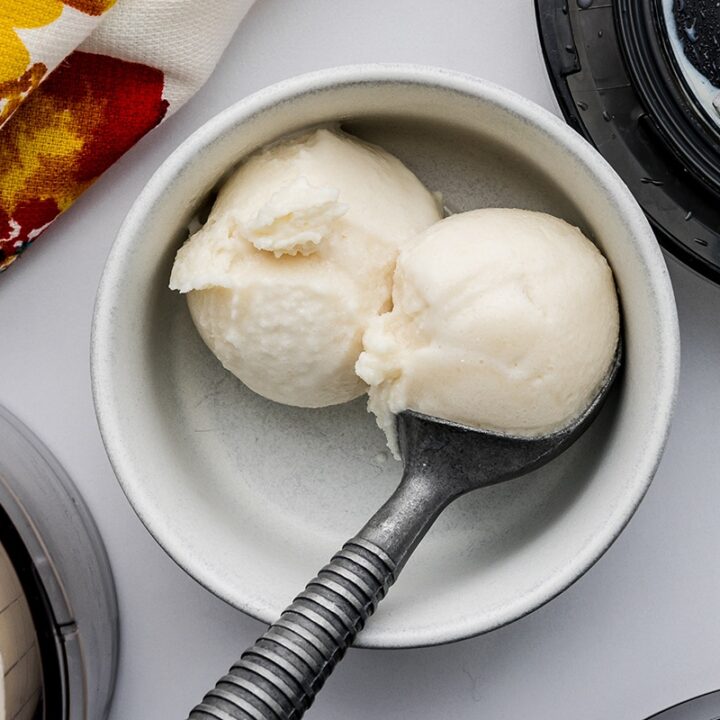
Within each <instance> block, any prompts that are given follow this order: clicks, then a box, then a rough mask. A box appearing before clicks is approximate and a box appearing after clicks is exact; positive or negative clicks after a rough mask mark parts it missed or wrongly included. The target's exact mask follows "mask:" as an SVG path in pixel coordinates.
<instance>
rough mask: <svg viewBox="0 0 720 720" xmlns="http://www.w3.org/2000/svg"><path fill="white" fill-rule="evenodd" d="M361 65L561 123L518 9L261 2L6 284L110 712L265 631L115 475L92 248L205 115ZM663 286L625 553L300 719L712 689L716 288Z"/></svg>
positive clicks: (604, 704) (505, 710)
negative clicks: (660, 381)
mask: <svg viewBox="0 0 720 720" xmlns="http://www.w3.org/2000/svg"><path fill="white" fill-rule="evenodd" d="M363 61H409V62H422V63H428V64H437V65H444V66H446V67H450V68H453V69H458V70H463V71H466V72H471V73H475V74H477V75H482V76H484V77H487V78H489V79H491V80H494V81H496V82H499V83H502V84H505V85H507V86H508V87H510V88H512V89H514V90H517V91H519V92H521V93H523V94H525V95H526V96H528V97H530V98H531V99H533V100H535V101H537V102H540V103H541V104H543V105H545V106H546V107H550V108H552V109H556V105H555V102H554V100H553V98H552V91H551V88H550V85H549V82H548V80H547V78H546V76H545V73H544V68H543V65H542V61H541V56H540V49H539V45H538V41H537V37H536V31H535V26H534V15H533V9H532V5H531V2H530V0H522V1H520V0H513V1H512V2H511V1H510V0H506V2H505V3H492V4H491V3H490V2H486V1H485V2H479V1H478V0H462V1H461V0H455V2H453V3H439V2H430V0H427V1H423V2H420V1H416V2H413V1H412V0H394V1H393V2H392V3H387V2H382V1H381V0H372V1H370V0H368V1H366V2H363V3H357V2H352V1H351V0H322V1H321V0H304V1H303V2H292V3H290V2H287V1H286V0H260V2H259V4H258V5H257V6H256V7H255V8H254V9H253V10H252V11H251V13H250V14H249V15H248V17H247V18H246V20H245V22H244V23H243V25H242V26H241V29H240V32H239V33H238V35H237V36H236V38H235V39H234V41H233V43H232V45H231V47H230V48H229V50H228V52H227V54H226V55H225V56H224V58H223V60H222V62H221V63H220V65H219V66H218V69H217V71H216V73H215V74H214V75H213V77H212V79H211V80H210V82H209V83H208V84H207V85H206V87H205V88H204V89H203V90H202V91H201V92H200V93H199V94H198V95H197V96H196V97H195V98H194V99H193V100H192V101H191V103H189V104H188V106H186V107H185V108H184V109H183V110H181V111H180V112H179V113H178V114H177V115H176V116H175V117H173V118H172V119H171V120H169V121H168V122H167V123H166V124H165V125H163V126H162V127H161V128H159V129H158V130H156V131H154V132H153V134H152V136H151V137H149V138H146V139H145V141H143V142H142V143H141V145H140V147H138V148H136V149H135V150H134V151H131V152H130V153H129V154H128V155H127V156H126V157H125V158H123V159H122V160H121V161H120V162H119V163H118V164H117V165H116V166H115V167H114V168H113V169H112V170H111V171H110V172H108V173H106V174H105V176H104V177H103V178H102V179H101V180H100V181H99V182H98V183H97V184H96V186H95V187H93V188H92V189H91V190H90V191H89V192H87V193H86V194H85V196H84V197H83V198H82V199H81V200H80V201H79V202H78V203H77V205H76V206H75V207H74V208H73V209H72V211H71V212H69V213H68V214H67V215H66V216H65V217H63V218H61V219H60V220H59V221H58V222H57V223H56V224H55V225H54V226H53V228H52V229H51V230H50V231H49V232H48V233H47V234H46V235H45V236H43V237H42V238H41V239H40V240H39V241H38V244H37V247H35V248H33V249H32V250H31V251H29V253H28V255H27V256H26V257H25V258H24V259H23V260H21V261H20V262H19V263H17V264H16V265H15V266H14V267H13V268H12V270H11V271H10V272H9V273H7V274H6V275H5V276H4V277H3V278H2V279H1V280H0V307H2V310H3V328H2V340H0V367H1V368H2V372H0V403H2V404H5V405H6V406H7V407H8V408H9V409H10V410H11V411H13V412H15V413H16V414H17V415H18V416H19V417H20V418H21V419H23V420H24V421H25V422H27V423H29V424H30V426H31V427H32V428H33V429H34V430H35V431H36V432H38V433H39V434H40V435H41V437H42V438H43V439H44V441H45V442H46V443H47V444H48V445H49V446H50V448H51V450H52V451H53V452H54V453H55V454H56V455H57V457H58V459H59V460H60V461H61V462H62V463H63V464H64V465H65V467H66V469H67V470H68V471H69V472H70V474H71V475H72V476H73V479H74V480H75V482H76V484H77V485H78V486H79V487H80V488H81V489H82V491H83V492H84V495H85V498H86V500H87V502H88V504H89V506H90V508H91V509H92V511H93V512H94V514H95V518H96V520H97V522H98V525H99V526H100V529H101V532H102V534H103V536H104V539H105V541H106V543H107V546H108V551H109V554H110V557H111V561H112V563H113V569H114V571H115V576H116V581H117V583H118V594H119V601H120V611H121V616H122V641H121V642H122V647H121V661H120V675H119V678H118V689H117V695H116V700H115V704H114V709H113V712H112V715H111V718H112V720H130V719H131V718H148V719H149V720H154V719H155V718H182V717H184V716H185V713H186V712H187V710H188V708H189V707H190V706H191V705H192V704H193V703H194V702H196V701H197V700H198V698H199V697H200V695H201V694H202V692H203V691H204V690H205V689H206V686H207V685H208V684H209V683H212V682H214V681H215V680H216V676H218V675H219V674H220V673H222V672H223V671H224V670H225V669H226V666H227V665H228V663H229V662H231V661H233V660H234V659H235V656H236V654H237V652H238V650H241V649H242V648H244V647H245V646H246V645H247V644H248V643H249V642H251V641H252V640H254V639H255V637H256V636H257V635H259V634H260V632H261V629H262V627H261V625H260V623H258V622H255V621H253V620H250V619H248V618H246V617H244V616H243V615H241V614H240V613H238V612H237V611H234V610H232V609H231V608H229V607H228V606H225V605H224V604H223V603H222V602H221V601H219V600H217V599H215V598H213V597H212V596H210V595H209V594H208V593H206V592H205V591H204V590H202V589H201V588H200V587H198V586H197V585H195V584H194V583H193V582H192V581H191V580H190V579H189V578H188V577H186V576H185V575H184V574H183V573H182V572H181V571H180V570H178V569H177V568H176V567H175V566H174V565H173V564H172V562H171V561H170V560H169V559H168V558H167V556H165V554H164V553H163V552H162V551H161V550H160V549H159V548H158V547H157V546H156V545H155V543H154V542H153V541H152V539H151V538H150V537H149V535H148V534H147V533H146V531H145V530H144V529H143V527H142V526H141V525H140V523H139V521H138V520H137V519H136V518H135V516H134V514H133V513H132V511H131V510H130V508H129V506H128V504H127V503H126V501H125V499H124V497H123V495H122V493H121V491H120V489H119V487H118V485H117V483H116V482H115V480H114V478H113V475H112V472H111V470H110V467H109V464H108V461H107V459H106V457H105V454H104V451H103V448H102V444H101V442H100V437H99V434H98V431H97V428H96V425H95V420H94V415H93V410H92V402H91V397H90V385H89V371H88V343H89V330H90V317H91V312H92V303H93V297H94V293H95V288H96V286H97V281H98V278H99V275H100V272H101V269H102V265H103V261H104V258H105V255H106V254H107V251H108V248H109V246H110V243H111V242H112V238H113V235H114V233H115V231H116V230H117V228H118V225H119V223H120V221H121V219H122V217H123V215H124V214H125V212H126V211H127V209H128V207H129V205H130V203H131V202H132V200H133V199H134V197H135V196H136V194H137V193H138V192H139V190H140V189H141V187H142V186H143V184H144V183H145V181H146V180H147V178H148V177H149V175H150V174H151V172H152V171H153V170H154V169H155V168H156V167H157V166H158V164H159V163H160V162H161V161H162V159H164V158H165V157H166V156H167V154H168V153H169V152H170V151H171V150H172V149H173V148H174V147H175V146H176V145H177V144H178V143H179V142H180V141H181V140H182V139H184V138H185V137H186V136H187V135H188V134H189V133H190V132H191V131H192V130H194V129H195V128H196V127H198V126H199V125H200V124H201V123H202V122H203V121H204V120H206V119H207V118H208V117H210V116H211V115H213V114H214V113H216V112H217V111H219V110H220V109H222V108H224V107H226V106H227V105H229V104H230V103H231V102H233V101H234V100H236V99H238V98H240V97H242V96H243V95H245V94H247V93H249V92H251V91H253V90H255V89H257V88H259V87H261V86H263V85H266V84H268V83H270V82H273V81H276V80H279V79H282V78H284V77H288V76H290V75H293V74H296V73H298V72H303V71H306V70H312V69H316V68H320V67H326V66H329V65H336V64H341V63H349V62H363ZM671 273H672V276H673V280H674V284H675V291H676V294H677V299H678V304H679V311H680V322H681V328H682V335H683V342H684V346H683V363H684V364H683V369H682V375H681V385H680V399H679V405H678V409H677V414H676V419H675V423H674V429H673V432H672V434H671V438H670V443H669V446H668V451H667V453H666V456H665V459H664V461H663V463H662V465H661V468H660V471H659V473H658V475H657V478H656V480H655V482H654V484H653V486H652V487H651V489H650V492H649V494H648V496H647V498H646V499H645V501H644V502H643V504H642V505H641V507H640V510H639V511H638V513H637V515H636V516H635V518H634V519H633V520H632V522H631V523H630V526H629V527H628V528H627V529H626V530H625V532H624V533H623V535H622V536H621V537H620V539H619V540H618V542H617V543H616V544H615V545H614V546H613V547H612V548H611V549H610V551H609V552H608V554H607V555H605V557H604V558H603V559H602V560H601V561H600V562H599V563H598V564H597V565H596V566H595V567H594V568H593V569H592V570H591V571H590V572H589V573H588V574H587V575H586V576H585V577H583V578H582V579H581V580H580V581H579V582H578V583H577V584H576V585H574V586H573V587H572V588H571V589H570V590H568V591H567V592H566V593H564V594H563V595H562V596H560V597H559V598H557V599H556V600H554V601H553V602H552V603H550V604H549V605H547V606H545V607H544V608H542V609H540V610H539V611H537V612H536V613H534V614H533V615H531V616H529V617H527V618H525V619H523V620H521V621H519V622H517V623H515V624H514V625H511V626H509V627H506V628H504V629H502V630H499V631H496V632H494V633H492V634H490V635H486V636H483V637H480V638H477V639H474V640H468V641H464V642H461V643H458V644H455V645H450V646H445V647H439V648H433V649H423V650H406V651H384V652H378V651H367V650H355V651H351V652H350V654H349V657H348V658H347V659H346V660H345V661H344V663H343V664H342V666H341V667H340V668H339V670H338V672H337V673H336V674H335V675H334V676H333V678H331V680H330V681H329V683H328V686H327V688H326V689H325V690H324V691H323V693H322V694H321V696H320V697H319V700H318V702H317V705H316V707H315V711H314V713H313V714H312V715H311V716H310V717H314V718H317V719H318V720H322V719H325V720H330V719H335V718H343V720H361V719H362V720H368V719H370V718H389V717H392V718H413V719H415V718H419V719H420V720H423V719H425V718H427V719H428V720H429V719H430V718H436V717H441V716H447V717H453V718H458V719H461V720H462V719H464V718H468V719H469V718H473V719H475V718H491V719H493V720H495V719H497V720H504V719H505V718H517V717H523V716H532V717H533V718H538V719H539V720H545V718H547V719H548V720H549V719H550V718H552V719H553V720H555V719H557V720H571V719H572V720H577V719H578V718H582V719H583V720H586V719H587V720H595V719H597V720H600V719H603V720H605V719H606V718H613V719H614V720H625V719H626V718H627V719H628V720H629V719H631V718H634V719H637V720H641V719H642V718H643V717H645V716H646V715H648V714H650V713H652V712H655V711H657V710H659V709H661V708H662V707H664V706H666V705H668V704H672V703H674V702H677V701H679V700H682V699H684V698H686V697H689V696H691V695H694V694H697V693H699V692H704V691H707V690H711V689H714V688H716V687H717V686H718V685H720V679H719V678H720V673H719V672H718V671H719V670H720V659H719V655H718V652H717V648H718V646H719V644H720V622H718V620H717V613H718V597H719V596H720V564H718V563H717V562H716V558H717V546H718V544H720V523H719V522H718V512H717V510H718V507H720V484H719V483H718V482H717V477H718V467H719V466H720V443H718V440H717V437H718V422H719V420H720V382H719V381H720V369H719V368H718V357H720V323H718V314H719V313H720V310H719V308H720V289H718V288H715V287H712V286H710V285H708V284H706V283H704V282H702V281H701V280H699V279H697V278H696V277H694V276H693V275H691V274H690V273H689V272H688V271H686V270H685V269H683V268H681V267H678V266H676V265H675V264H674V263H671Z"/></svg>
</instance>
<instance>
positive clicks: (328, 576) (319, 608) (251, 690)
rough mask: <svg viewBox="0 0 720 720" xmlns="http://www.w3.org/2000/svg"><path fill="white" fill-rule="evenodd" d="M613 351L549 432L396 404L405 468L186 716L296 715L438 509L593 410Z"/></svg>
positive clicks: (532, 459)
mask: <svg viewBox="0 0 720 720" xmlns="http://www.w3.org/2000/svg"><path fill="white" fill-rule="evenodd" d="M621 355H622V347H621V345H620V343H618V347H617V350H616V352H615V357H614V360H613V364H612V366H611V367H610V369H609V370H608V373H607V375H606V376H605V379H604V381H603V383H602V385H601V387H600V389H599V390H598V392H597V394H596V395H595V397H594V398H593V400H592V402H591V403H590V404H589V405H588V406H587V408H586V409H585V410H584V412H583V413H582V414H581V415H580V416H579V417H577V418H576V419H575V420H574V421H573V422H572V423H571V424H570V425H568V426H567V427H565V428H563V429H562V430H559V431H557V432H553V433H551V434H548V435H543V436H540V437H531V438H524V437H515V436H510V435H502V434H499V433H494V432H486V431H482V430H477V429H475V428H470V427H465V426H463V425H457V424H455V423H451V422H446V421H445V420H441V419H439V418H435V417H428V416H426V415H421V414H419V413H416V412H412V411H405V412H403V413H400V414H399V415H398V417H397V424H398V439H399V443H400V451H401V454H402V458H403V463H404V472H403V476H402V480H401V481H400V484H399V485H398V488H397V490H395V492H394V493H393V494H392V495H391V497H390V499H389V500H388V501H387V502H386V503H385V504H384V505H383V506H382V507H381V508H380V509H379V510H378V511H377V512H376V513H375V515H373V517H372V518H371V519H370V520H369V522H368V523H367V524H366V525H365V527H363V529H362V530H360V532H359V533H358V534H357V535H356V536H355V537H354V538H353V539H352V540H349V541H348V542H347V543H345V545H344V546H343V548H342V550H340V552H338V553H337V554H336V555H335V556H334V557H333V558H332V560H331V561H330V563H329V564H327V565H326V566H325V567H323V568H322V570H320V572H319V573H318V575H317V577H315V578H314V579H313V580H311V581H310V582H309V583H308V585H307V587H306V588H305V590H303V592H302V593H300V595H298V596H297V597H296V598H295V600H294V602H293V603H292V604H291V605H290V606H289V607H288V608H286V609H285V611H284V612H283V613H282V615H281V616H280V618H279V619H278V620H277V621H276V622H275V623H273V624H272V625H271V626H270V627H269V628H268V630H267V632H266V633H265V634H264V635H263V636H262V637H261V638H260V639H259V640H258V641H257V642H256V643H255V645H253V646H252V647H251V648H249V649H248V650H246V651H245V652H244V653H243V654H242V657H241V658H240V660H238V662H236V663H235V664H234V665H233V666H232V668H231V669H230V671H229V672H228V674H227V675H225V676H224V677H223V678H221V679H220V681H219V682H218V683H217V685H216V686H215V687H214V688H213V689H212V690H210V692H208V693H207V695H206V696H205V697H204V699H203V701H202V702H201V703H200V705H198V706H197V707H195V709H194V710H193V711H192V712H191V713H190V716H189V717H190V720H248V719H253V720H285V719H286V718H287V719H288V720H295V719H296V718H300V717H302V715H303V714H304V713H305V711H306V710H307V709H308V708H309V707H310V705H311V704H312V702H313V699H314V698H315V695H316V694H317V693H318V691H319V690H320V688H321V687H322V686H323V683H324V682H325V680H326V679H327V677H328V676H329V675H330V673H331V672H332V671H333V669H334V667H335V665H336V664H337V663H338V662H339V660H340V659H341V658H342V657H343V655H344V654H345V650H346V649H347V648H348V647H349V646H350V645H351V644H352V642H353V640H354V639H355V636H356V635H357V633H358V632H359V631H360V630H361V629H362V627H363V626H364V625H365V621H366V620H367V619H368V618H369V617H370V615H372V614H373V612H374V611H375V608H376V607H377V605H378V603H379V602H380V600H382V598H383V597H384V596H385V594H386V593H387V591H388V589H389V588H390V586H391V585H392V584H393V582H394V581H395V579H396V578H397V576H398V574H399V572H400V570H401V569H402V568H403V566H404V565H405V563H406V561H407V559H408V558H409V557H410V555H411V554H412V552H413V550H414V549H415V548H416V547H417V545H418V543H419V542H420V540H422V538H423V537H424V535H425V533H426V532H427V531H428V529H429V528H430V526H431V525H432V524H433V522H434V521H435V519H436V518H437V517H438V515H439V514H440V513H441V512H442V511H443V509H444V508H445V507H447V505H449V504H450V503H451V502H452V501H453V500H455V499H456V498H458V497H460V496H461V495H464V494H465V493H467V492H470V491H471V490H476V489H477V488H482V487H486V486H488V485H494V484H496V483H499V482H503V481H505V480H511V479H512V478H516V477H519V476H520V475H524V474H525V473H528V472H530V471H531V470H534V469H536V468H538V467H540V466H541V465H544V464H545V463H547V462H548V461H550V460H552V459H553V458H554V457H556V456H557V455H559V454H560V453H561V452H562V451H563V450H565V449H566V448H567V447H568V446H569V445H571V444H572V443H573V442H574V441H575V440H576V439H577V438H578V437H579V436H580V435H581V434H582V433H583V432H584V431H585V430H586V429H587V427H588V426H589V425H590V423H591V422H592V421H593V419H594V418H595V416H596V415H597V413H598V411H599V410H600V407H601V406H602V403H603V401H604V400H605V398H606V397H607V394H608V392H609V390H610V387H611V386H612V384H613V381H614V380H615V377H616V376H617V372H618V369H619V367H620V362H621Z"/></svg>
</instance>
